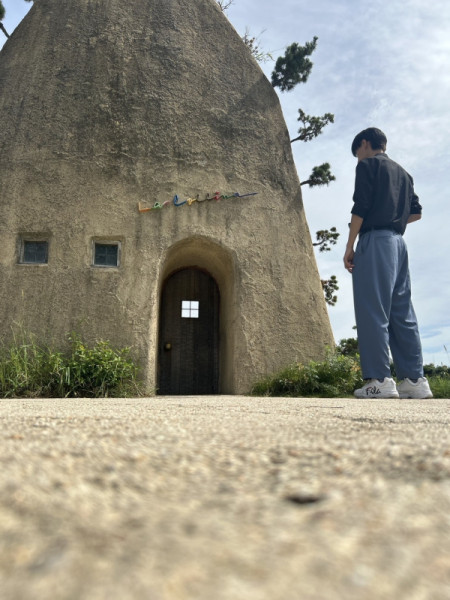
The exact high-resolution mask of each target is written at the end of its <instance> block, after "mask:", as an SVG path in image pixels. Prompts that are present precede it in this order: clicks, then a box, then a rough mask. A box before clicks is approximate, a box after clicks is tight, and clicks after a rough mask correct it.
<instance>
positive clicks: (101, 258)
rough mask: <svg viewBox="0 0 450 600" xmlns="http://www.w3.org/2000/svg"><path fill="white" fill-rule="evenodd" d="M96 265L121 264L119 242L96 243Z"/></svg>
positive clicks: (114, 265)
mask: <svg viewBox="0 0 450 600" xmlns="http://www.w3.org/2000/svg"><path fill="white" fill-rule="evenodd" d="M94 265H95V266H96V267H118V266H119V244H118V243H115V244H102V243H100V242H95V243H94Z"/></svg>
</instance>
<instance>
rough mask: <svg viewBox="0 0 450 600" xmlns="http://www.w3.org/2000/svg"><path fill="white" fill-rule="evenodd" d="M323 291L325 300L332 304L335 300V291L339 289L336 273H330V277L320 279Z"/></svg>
mask: <svg viewBox="0 0 450 600" xmlns="http://www.w3.org/2000/svg"><path fill="white" fill-rule="evenodd" d="M320 283H321V284H322V288H323V293H324V295H325V302H326V303H327V304H329V305H330V306H334V305H335V304H336V302H337V296H336V294H335V292H337V290H338V289H339V286H338V281H337V277H336V275H331V277H330V279H321V280H320Z"/></svg>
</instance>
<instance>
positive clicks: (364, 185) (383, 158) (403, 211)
mask: <svg viewBox="0 0 450 600" xmlns="http://www.w3.org/2000/svg"><path fill="white" fill-rule="evenodd" d="M353 202H354V205H353V208H352V211H351V212H352V214H354V215H358V216H359V217H361V218H362V219H363V224H362V226H361V230H360V233H364V232H366V231H369V230H371V229H384V228H387V229H392V230H394V231H397V232H398V233H400V234H402V235H403V234H404V232H405V229H406V225H407V222H408V219H409V216H410V215H412V214H420V213H421V212H422V206H421V205H420V203H419V198H418V196H417V195H416V193H415V192H414V182H413V178H412V177H411V175H410V174H409V173H408V172H407V171H405V169H404V168H403V167H401V166H400V165H399V164H397V163H396V162H394V161H393V160H391V159H390V158H389V156H388V155H387V154H385V153H384V152H381V153H379V154H376V155H375V156H373V157H371V158H365V159H364V160H361V161H360V162H359V163H358V165H357V167H356V179H355V192H354V194H353Z"/></svg>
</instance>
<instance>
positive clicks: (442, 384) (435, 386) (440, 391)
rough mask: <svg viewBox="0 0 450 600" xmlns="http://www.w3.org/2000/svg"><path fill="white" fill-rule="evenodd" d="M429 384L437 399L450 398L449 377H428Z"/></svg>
mask: <svg viewBox="0 0 450 600" xmlns="http://www.w3.org/2000/svg"><path fill="white" fill-rule="evenodd" d="M428 383H429V384H430V388H431V391H432V392H433V396H434V397H435V398H450V377H449V376H448V375H447V376H444V377H442V376H431V377H428Z"/></svg>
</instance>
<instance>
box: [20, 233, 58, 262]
mask: <svg viewBox="0 0 450 600" xmlns="http://www.w3.org/2000/svg"><path fill="white" fill-rule="evenodd" d="M33 243H35V244H36V243H38V244H46V246H47V247H46V255H45V259H46V260H45V261H43V262H42V261H28V260H25V248H26V245H27V244H33ZM49 261H50V235H49V234H43V233H22V234H19V248H18V264H19V265H23V266H26V267H46V266H48V264H49Z"/></svg>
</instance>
